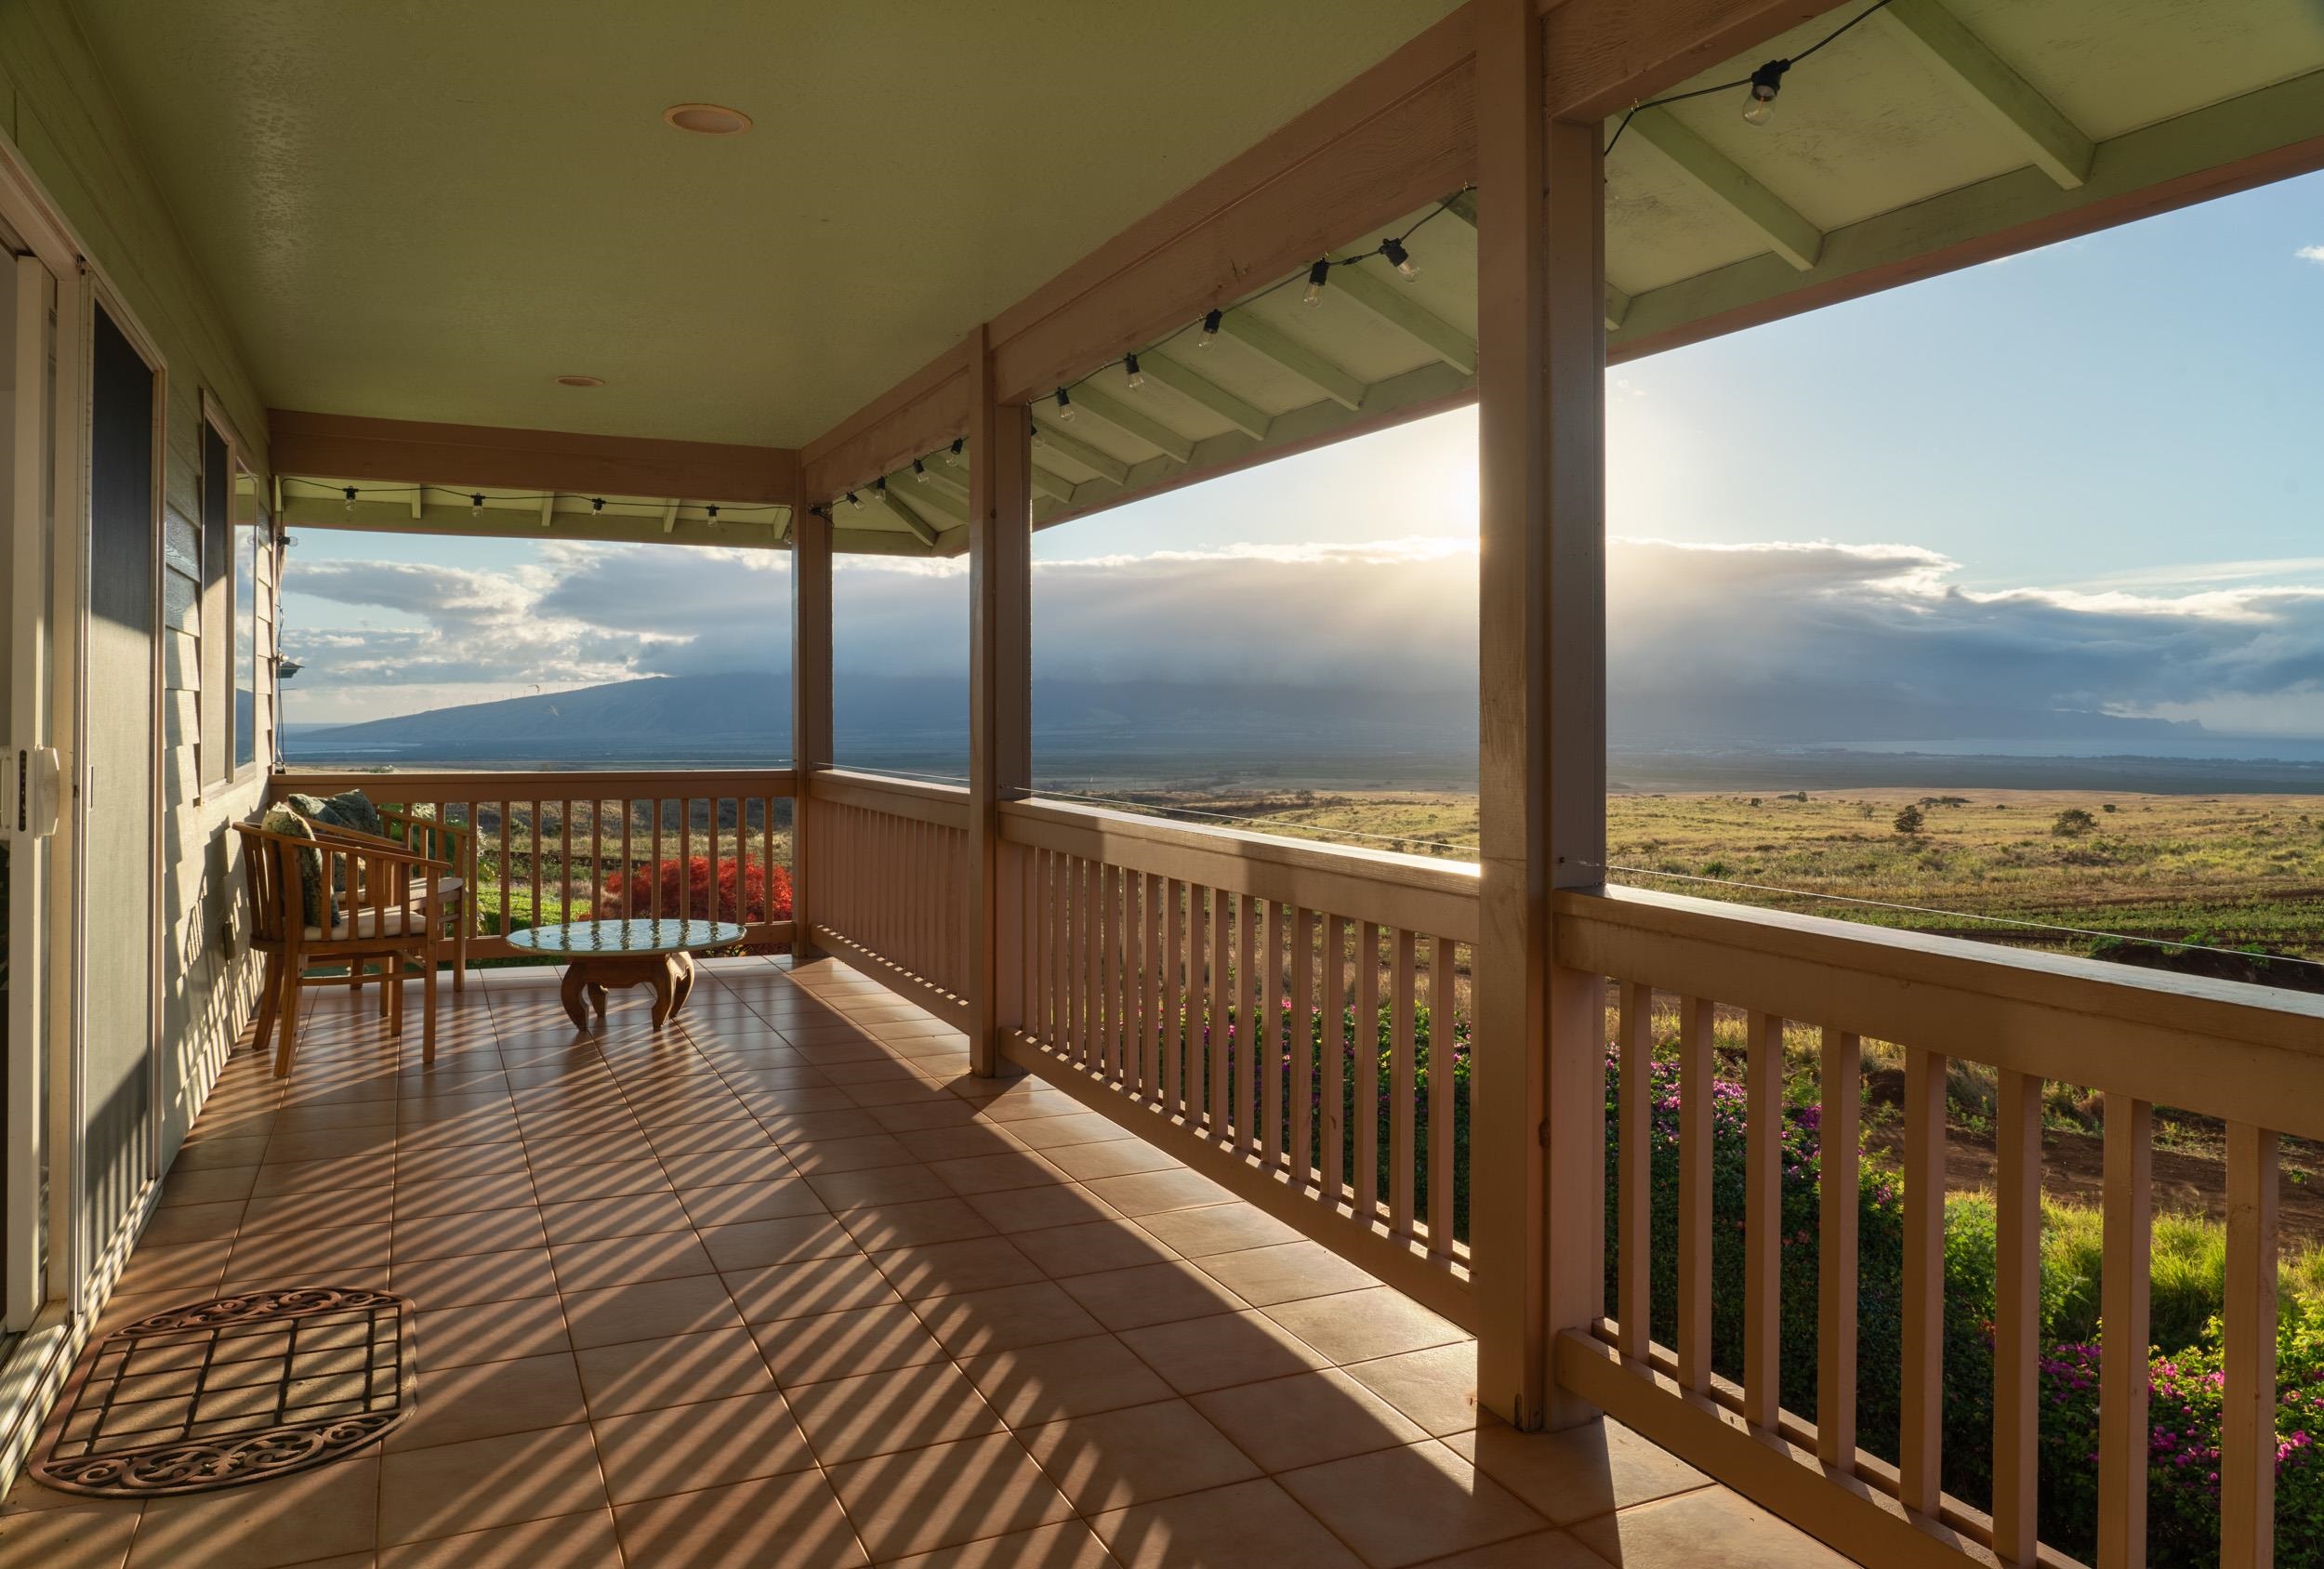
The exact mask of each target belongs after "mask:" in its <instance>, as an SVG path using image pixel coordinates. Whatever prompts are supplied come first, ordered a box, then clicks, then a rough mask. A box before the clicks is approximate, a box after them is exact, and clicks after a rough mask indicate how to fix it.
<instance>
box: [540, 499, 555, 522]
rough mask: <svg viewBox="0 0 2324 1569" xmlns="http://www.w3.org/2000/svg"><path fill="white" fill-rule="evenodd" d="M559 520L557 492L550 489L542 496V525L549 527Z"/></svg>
mask: <svg viewBox="0 0 2324 1569" xmlns="http://www.w3.org/2000/svg"><path fill="white" fill-rule="evenodd" d="M556 521H557V493H556V492H555V491H550V492H549V493H548V494H547V495H544V496H542V497H541V527H543V528H548V527H550V526H552V525H553V524H554V523H555V522H556Z"/></svg>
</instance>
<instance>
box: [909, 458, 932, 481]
mask: <svg viewBox="0 0 2324 1569" xmlns="http://www.w3.org/2000/svg"><path fill="white" fill-rule="evenodd" d="M912 478H914V479H916V480H918V481H919V482H920V483H921V484H924V485H932V484H934V483H935V482H936V476H935V475H933V474H931V473H930V472H929V471H928V465H927V464H926V463H924V462H922V461H921V460H920V459H918V458H917V457H916V458H914V459H913V460H912Z"/></svg>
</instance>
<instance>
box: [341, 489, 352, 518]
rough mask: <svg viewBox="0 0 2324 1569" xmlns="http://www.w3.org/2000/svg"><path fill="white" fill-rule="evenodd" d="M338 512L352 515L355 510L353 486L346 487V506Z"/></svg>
mask: <svg viewBox="0 0 2324 1569" xmlns="http://www.w3.org/2000/svg"><path fill="white" fill-rule="evenodd" d="M340 510H342V511H345V512H349V513H352V512H353V511H354V510H355V487H354V486H353V485H350V486H348V487H347V505H346V506H345V507H343V508H340Z"/></svg>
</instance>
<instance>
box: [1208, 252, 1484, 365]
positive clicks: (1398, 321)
mask: <svg viewBox="0 0 2324 1569" xmlns="http://www.w3.org/2000/svg"><path fill="white" fill-rule="evenodd" d="M1331 283H1332V287H1334V288H1336V289H1339V290H1340V292H1341V293H1343V294H1345V295H1346V296H1347V297H1349V298H1350V299H1352V300H1353V301H1355V302H1356V304H1358V305H1360V306H1362V307H1364V309H1365V310H1368V311H1370V312H1371V313H1372V314H1373V315H1375V316H1377V317H1379V318H1380V320H1381V321H1383V322H1385V323H1388V324H1389V325H1390V326H1392V327H1394V328H1395V329H1396V330H1397V331H1399V332H1401V333H1403V334H1404V335H1405V336H1407V337H1410V338H1412V339H1414V340H1416V341H1417V342H1419V344H1420V345H1421V346H1422V347H1424V348H1426V349H1429V350H1430V351H1431V352H1433V354H1435V356H1436V357H1437V358H1438V359H1440V360H1442V361H1444V362H1445V363H1446V364H1448V365H1450V366H1452V367H1453V368H1454V369H1455V370H1460V371H1474V370H1475V369H1476V368H1477V340H1476V339H1475V338H1473V337H1472V336H1469V335H1468V334H1467V333H1464V332H1462V331H1461V330H1460V329H1459V327H1456V326H1454V325H1453V324H1452V323H1450V322H1447V321H1446V320H1445V319H1444V318H1443V317H1442V316H1439V315H1437V314H1436V313H1435V312H1434V311H1433V310H1427V309H1425V308H1423V307H1422V306H1420V305H1418V304H1416V303H1414V301H1413V299H1412V297H1411V296H1410V295H1408V294H1406V292H1405V290H1404V286H1403V285H1402V284H1401V283H1392V282H1390V281H1389V280H1388V279H1387V278H1384V277H1382V276H1381V275H1380V270H1377V269H1375V268H1372V267H1368V266H1364V265H1358V266H1354V267H1336V268H1334V269H1332V274H1331ZM1220 324H1221V326H1223V325H1224V324H1225V323H1224V322H1221V323H1220Z"/></svg>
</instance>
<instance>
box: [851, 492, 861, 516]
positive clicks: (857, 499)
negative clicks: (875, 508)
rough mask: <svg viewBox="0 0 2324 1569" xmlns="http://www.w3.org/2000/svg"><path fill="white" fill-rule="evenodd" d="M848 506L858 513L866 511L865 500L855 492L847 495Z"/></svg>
mask: <svg viewBox="0 0 2324 1569" xmlns="http://www.w3.org/2000/svg"><path fill="white" fill-rule="evenodd" d="M847 504H848V505H849V506H850V507H852V508H855V510H857V511H858V512H861V511H862V510H863V509H864V498H863V497H862V496H860V495H858V494H855V493H854V492H853V491H850V492H848V493H847Z"/></svg>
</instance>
